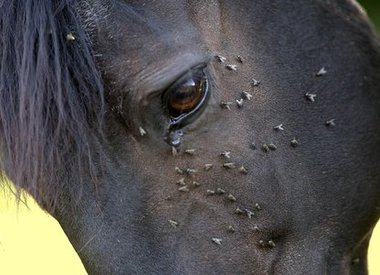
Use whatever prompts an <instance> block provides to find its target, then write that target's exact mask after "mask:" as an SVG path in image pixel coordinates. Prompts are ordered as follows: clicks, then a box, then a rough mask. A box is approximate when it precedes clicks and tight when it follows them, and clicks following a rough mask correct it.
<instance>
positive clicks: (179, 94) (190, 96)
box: [164, 67, 208, 123]
mask: <svg viewBox="0 0 380 275" xmlns="http://www.w3.org/2000/svg"><path fill="white" fill-rule="evenodd" d="M204 70H205V68H204V67H201V68H200V67H198V68H193V69H192V70H190V71H189V72H187V73H186V74H185V75H183V76H182V77H181V78H180V79H179V80H177V81H176V82H175V83H174V84H173V85H172V86H171V87H170V88H169V89H168V90H167V91H166V92H165V97H164V104H166V108H167V110H168V113H169V116H170V117H171V121H172V122H174V123H176V122H178V121H180V120H182V119H183V118H185V117H187V116H190V114H192V113H195V112H197V111H198V109H200V107H201V106H202V105H203V103H204V101H205V98H206V95H207V92H208V82H207V75H206V73H205V71H204Z"/></svg>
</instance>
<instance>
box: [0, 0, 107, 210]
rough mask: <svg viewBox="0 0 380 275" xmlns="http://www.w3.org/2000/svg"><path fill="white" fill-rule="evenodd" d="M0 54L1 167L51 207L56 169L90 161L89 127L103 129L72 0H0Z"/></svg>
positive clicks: (91, 65) (99, 93) (95, 78)
mask: <svg viewBox="0 0 380 275" xmlns="http://www.w3.org/2000/svg"><path fill="white" fill-rule="evenodd" d="M0 60H1V61H0V62H1V64H0V93H1V97H0V135H1V138H0V144H1V149H0V150H1V153H2V154H1V170H2V171H4V173H5V175H6V176H7V177H8V178H10V179H11V180H12V181H13V183H14V184H15V185H16V186H17V187H18V188H24V189H26V190H28V191H29V192H30V193H31V194H32V195H33V196H34V197H35V198H36V199H37V200H39V201H40V202H41V201H42V199H43V202H42V203H44V204H47V205H46V206H47V207H49V206H50V207H53V206H54V203H55V200H56V198H57V196H59V195H60V194H59V190H62V187H63V186H59V185H60V184H61V185H63V184H65V183H64V182H63V181H60V180H59V176H58V174H59V173H58V169H59V168H62V167H72V168H71V169H76V170H77V173H79V174H80V171H81V169H88V167H91V165H89V164H91V159H92V157H93V153H92V152H91V146H90V134H89V133H90V129H91V131H92V133H94V131H98V132H99V133H100V129H101V121H102V118H103V117H102V116H103V111H104V101H103V84H102V81H101V77H100V74H99V72H98V70H97V68H96V64H95V62H94V58H93V56H92V53H91V49H90V45H89V39H88V37H87V35H86V33H85V31H84V30H83V27H82V24H81V22H80V18H79V16H78V14H77V13H76V10H75V3H74V1H70V0H62V1H52V0H41V1H35V0H0ZM69 152H71V154H70V163H67V160H66V159H67V158H65V156H67V155H68V154H69ZM73 152H74V153H73ZM86 167H87V168H86Z"/></svg>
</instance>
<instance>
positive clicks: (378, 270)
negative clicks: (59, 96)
mask: <svg viewBox="0 0 380 275" xmlns="http://www.w3.org/2000/svg"><path fill="white" fill-rule="evenodd" d="M359 2H361V4H362V5H364V7H365V8H366V9H367V10H368V14H369V15H370V17H371V18H372V20H373V21H374V23H375V24H376V25H377V26H378V27H380V1H379V0H366V1H359ZM379 73H380V72H379ZM27 201H28V203H27V205H28V206H26V205H25V204H23V203H19V204H17V203H16V201H15V199H14V196H13V195H12V194H10V192H9V190H7V189H6V188H5V189H2V188H0V274H1V275H53V274H54V275H61V274H62V275H82V274H86V271H85V270H84V268H83V265H82V263H81V261H80V259H79V258H78V256H77V255H76V253H75V251H74V249H73V248H72V246H71V244H70V242H69V241H68V239H67V237H66V236H65V234H64V233H63V231H62V229H61V227H60V226H59V224H58V223H57V222H56V221H55V220H54V219H53V218H52V217H50V216H49V215H48V214H47V213H45V212H44V211H42V210H41V209H40V208H39V207H38V206H37V204H36V203H35V202H34V201H33V200H32V199H30V198H28V199H27ZM368 260H369V270H370V275H380V222H379V223H378V225H377V227H376V228H375V232H374V235H373V237H372V239H371V243H370V248H369V259H368Z"/></svg>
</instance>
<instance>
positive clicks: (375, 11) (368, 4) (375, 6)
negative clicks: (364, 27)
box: [359, 0, 380, 33]
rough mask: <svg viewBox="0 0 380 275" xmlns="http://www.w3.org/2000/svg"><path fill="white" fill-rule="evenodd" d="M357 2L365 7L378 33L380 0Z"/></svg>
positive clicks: (379, 27)
mask: <svg viewBox="0 0 380 275" xmlns="http://www.w3.org/2000/svg"><path fill="white" fill-rule="evenodd" d="M359 3H360V4H361V5H362V6H363V7H364V8H365V9H366V11H367V13H368V15H369V17H370V18H371V20H372V22H373V23H374V24H375V25H376V27H377V32H378V33H380V1H379V0H361V1H360V0H359Z"/></svg>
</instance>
